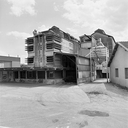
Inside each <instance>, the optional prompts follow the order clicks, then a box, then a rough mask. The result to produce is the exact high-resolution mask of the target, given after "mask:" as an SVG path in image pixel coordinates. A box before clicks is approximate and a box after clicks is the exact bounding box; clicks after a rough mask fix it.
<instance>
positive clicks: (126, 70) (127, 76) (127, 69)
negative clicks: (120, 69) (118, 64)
mask: <svg viewBox="0 0 128 128" xmlns="http://www.w3.org/2000/svg"><path fill="white" fill-rule="evenodd" d="M125 79H128V68H125Z"/></svg>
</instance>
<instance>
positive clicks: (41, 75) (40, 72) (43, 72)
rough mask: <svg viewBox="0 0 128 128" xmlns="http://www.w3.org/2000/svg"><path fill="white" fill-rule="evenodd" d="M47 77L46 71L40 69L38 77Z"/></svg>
mask: <svg viewBox="0 0 128 128" xmlns="http://www.w3.org/2000/svg"><path fill="white" fill-rule="evenodd" d="M44 78H45V71H38V79H44Z"/></svg>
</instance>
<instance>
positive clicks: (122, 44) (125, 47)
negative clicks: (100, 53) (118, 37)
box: [108, 42, 128, 67]
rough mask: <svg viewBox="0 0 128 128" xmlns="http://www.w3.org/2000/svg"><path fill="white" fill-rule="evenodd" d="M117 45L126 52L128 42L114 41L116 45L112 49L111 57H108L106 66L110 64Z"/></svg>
mask: <svg viewBox="0 0 128 128" xmlns="http://www.w3.org/2000/svg"><path fill="white" fill-rule="evenodd" d="M119 46H120V47H122V48H123V49H124V50H125V51H127V52H128V42H118V43H116V45H115V47H114V50H113V52H112V55H111V58H110V60H109V62H108V67H110V65H111V63H112V60H113V58H114V57H115V54H116V52H117V49H118V47H119Z"/></svg>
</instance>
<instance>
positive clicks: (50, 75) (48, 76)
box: [47, 71, 53, 79]
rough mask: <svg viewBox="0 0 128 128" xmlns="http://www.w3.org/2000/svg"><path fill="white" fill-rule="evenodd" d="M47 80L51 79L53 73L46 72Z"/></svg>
mask: <svg viewBox="0 0 128 128" xmlns="http://www.w3.org/2000/svg"><path fill="white" fill-rule="evenodd" d="M47 78H48V79H52V78H53V71H47Z"/></svg>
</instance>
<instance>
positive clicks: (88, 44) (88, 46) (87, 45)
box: [81, 41, 92, 48]
mask: <svg viewBox="0 0 128 128" xmlns="http://www.w3.org/2000/svg"><path fill="white" fill-rule="evenodd" d="M91 43H92V42H91V41H88V42H85V43H81V47H82V48H91Z"/></svg>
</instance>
